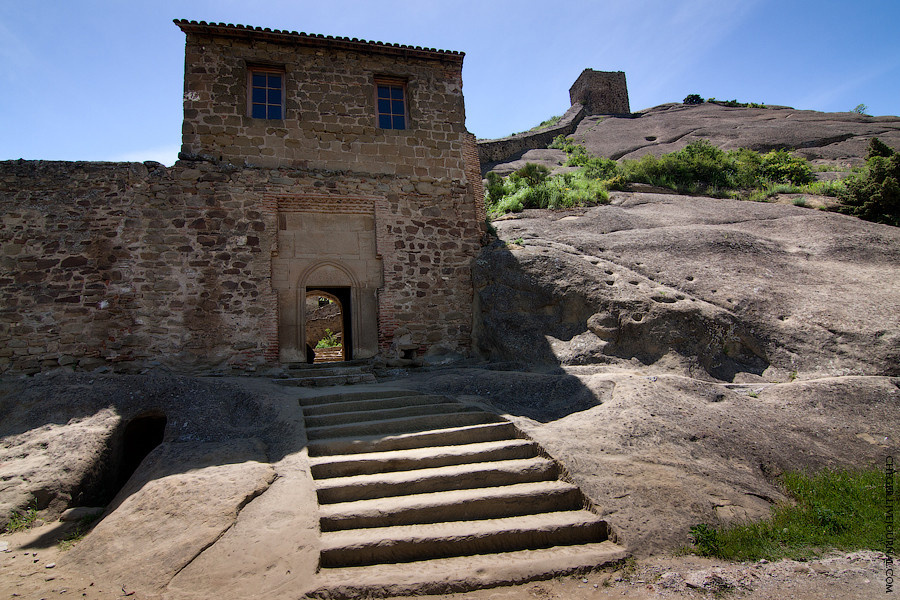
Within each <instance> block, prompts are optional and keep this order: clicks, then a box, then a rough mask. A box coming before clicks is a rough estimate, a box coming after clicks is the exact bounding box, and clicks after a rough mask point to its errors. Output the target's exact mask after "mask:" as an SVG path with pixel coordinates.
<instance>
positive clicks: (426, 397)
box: [303, 394, 451, 418]
mask: <svg viewBox="0 0 900 600" xmlns="http://www.w3.org/2000/svg"><path fill="white" fill-rule="evenodd" d="M450 401H451V400H449V399H448V398H447V397H446V396H433V395H430V394H413V395H409V396H396V397H376V398H371V399H361V400H344V401H340V402H324V403H321V404H304V405H303V414H304V415H305V416H306V417H307V418H309V417H310V416H319V415H330V414H335V413H341V412H353V411H360V410H378V409H383V408H401V407H404V406H418V405H420V404H435V403H438V402H450Z"/></svg>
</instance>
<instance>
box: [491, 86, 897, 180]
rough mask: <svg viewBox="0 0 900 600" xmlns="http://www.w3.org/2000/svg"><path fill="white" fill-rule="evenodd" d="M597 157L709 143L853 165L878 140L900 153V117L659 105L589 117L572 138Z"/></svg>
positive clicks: (505, 168) (501, 167) (502, 169)
mask: <svg viewBox="0 0 900 600" xmlns="http://www.w3.org/2000/svg"><path fill="white" fill-rule="evenodd" d="M571 137H572V139H574V140H575V141H576V142H577V143H579V144H583V145H584V146H585V147H586V148H587V149H588V151H589V152H590V153H591V154H593V155H595V156H603V157H606V158H612V159H614V160H618V159H620V158H628V159H637V158H640V157H641V156H643V155H645V154H653V155H656V156H659V155H661V154H665V153H667V152H674V151H676V150H680V149H681V148H684V147H685V146H687V145H688V144H689V143H691V142H693V141H697V140H701V139H706V140H709V141H710V142H712V143H713V144H714V145H716V146H718V147H720V148H722V149H724V150H733V149H736V148H750V149H751V150H756V151H759V152H767V151H769V150H776V149H789V150H794V151H796V154H797V155H799V156H802V157H804V158H807V159H809V160H810V161H813V162H828V163H839V164H842V165H844V166H856V165H859V164H861V163H862V162H863V159H864V158H865V156H866V147H867V145H868V143H869V139H871V138H873V137H877V138H878V139H880V140H881V141H883V142H885V143H886V144H887V145H889V146H891V147H893V148H898V149H900V117H893V116H884V117H869V116H865V115H859V114H856V113H852V112H847V113H824V112H818V111H814V110H796V109H793V108H789V107H784V106H772V107H768V108H729V107H726V106H722V105H720V104H709V103H707V104H701V105H695V106H689V105H685V104H674V103H672V104H662V105H660V106H656V107H653V108H649V109H647V110H643V111H640V112H637V113H634V114H632V115H631V116H599V115H595V116H588V117H585V118H584V119H583V120H582V121H581V122H580V123H579V124H578V127H577V128H576V129H575V132H574V133H573V134H572V135H571ZM565 159H566V156H565V153H564V152H563V151H562V150H540V149H539V150H529V151H527V152H525V153H524V154H520V155H518V156H514V157H513V158H512V159H511V160H509V161H506V162H505V163H502V164H498V165H492V169H493V170H494V171H496V172H498V173H501V174H504V175H505V174H507V173H511V172H512V171H514V170H515V169H517V168H519V167H521V166H522V165H523V164H525V163H526V162H533V163H539V164H544V165H547V166H549V167H551V168H553V167H558V166H559V165H561V164H562V163H564V162H565Z"/></svg>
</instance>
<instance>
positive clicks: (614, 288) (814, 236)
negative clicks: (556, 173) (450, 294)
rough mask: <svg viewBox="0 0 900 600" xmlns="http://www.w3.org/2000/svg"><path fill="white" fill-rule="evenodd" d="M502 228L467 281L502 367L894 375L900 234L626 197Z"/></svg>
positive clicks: (810, 216)
mask: <svg viewBox="0 0 900 600" xmlns="http://www.w3.org/2000/svg"><path fill="white" fill-rule="evenodd" d="M494 225H495V227H496V228H497V231H498V232H499V235H500V237H501V243H497V244H494V245H493V246H491V247H488V248H486V249H485V250H484V251H483V252H482V254H481V256H480V257H479V259H478V260H477V261H476V264H475V269H474V274H475V283H476V289H477V290H478V302H479V305H480V311H481V314H482V319H481V320H482V324H481V329H480V330H478V331H477V339H478V344H479V347H480V349H481V350H482V351H484V352H486V353H488V354H490V355H491V356H493V357H494V358H497V359H502V360H518V361H521V362H522V363H526V364H532V365H533V364H538V363H542V364H545V365H558V364H563V365H582V364H619V365H625V364H631V365H657V366H658V368H659V370H660V371H661V372H666V373H672V372H675V373H680V374H683V375H688V376H691V377H697V378H701V379H704V378H705V379H710V378H712V379H716V380H721V381H735V382H741V381H744V382H755V381H769V382H784V381H788V380H790V379H793V378H798V377H799V378H801V379H804V378H813V377H824V376H838V375H897V374H900V366H898V365H900V269H898V266H900V229H897V228H894V227H890V226H887V225H877V224H873V223H868V222H865V221H860V220H858V219H855V218H852V217H847V216H843V215H838V214H833V213H826V212H822V211H816V210H811V209H806V208H800V207H795V206H786V205H775V204H765V203H754V202H742V201H737V200H718V199H712V198H695V197H687V196H677V195H668V194H651V193H622V192H618V193H614V194H613V195H612V203H611V204H610V205H607V206H597V207H593V208H587V209H581V210H573V211H565V212H563V211H555V212H554V211H544V210H527V211H525V212H523V213H520V214H518V215H509V216H507V217H505V218H503V219H501V220H498V221H495V223H494ZM519 238H521V240H522V241H521V244H522V245H521V246H520V245H518V244H516V245H512V246H507V245H506V244H504V243H503V242H502V240H505V241H506V242H510V241H512V240H517V239H519Z"/></svg>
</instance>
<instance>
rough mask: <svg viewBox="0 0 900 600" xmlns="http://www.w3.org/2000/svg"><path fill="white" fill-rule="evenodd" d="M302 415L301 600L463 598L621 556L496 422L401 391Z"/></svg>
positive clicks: (310, 405) (316, 400)
mask: <svg viewBox="0 0 900 600" xmlns="http://www.w3.org/2000/svg"><path fill="white" fill-rule="evenodd" d="M301 404H302V407H303V413H304V417H305V420H306V432H307V436H308V439H309V442H308V444H309V445H308V448H309V456H310V462H311V469H312V475H313V478H314V480H315V485H316V493H317V495H318V500H319V516H320V529H321V548H320V561H319V567H320V568H319V573H318V575H317V577H318V582H317V589H316V590H315V591H314V592H312V593H310V594H309V596H312V597H317V598H357V597H361V596H362V597H370V596H385V595H404V594H435V593H447V592H454V591H464V590H471V589H476V588H481V587H492V586H496V585H503V584H509V583H516V582H522V581H528V580H532V579H540V578H547V577H552V576H555V575H559V574H563V573H571V572H575V571H579V570H588V569H592V568H596V567H597V566H600V565H603V564H607V563H610V562H614V561H619V560H622V559H623V558H624V557H625V556H626V553H625V551H624V550H623V549H622V548H621V547H620V546H618V545H616V544H615V543H613V542H612V541H610V539H609V538H610V532H609V529H608V527H607V525H606V523H605V522H604V521H603V520H602V519H600V517H599V516H597V514H595V513H594V512H593V511H592V510H591V508H590V505H589V502H588V501H587V499H586V498H585V497H584V495H583V494H582V493H581V491H580V490H579V489H578V488H577V487H576V486H575V485H573V484H571V483H569V482H567V481H565V477H564V474H563V473H562V470H561V468H560V466H559V465H558V464H557V463H555V462H554V461H553V460H552V459H550V458H549V457H547V456H546V455H544V453H543V452H542V450H541V448H540V447H539V446H538V445H537V444H535V443H534V442H533V441H531V440H528V439H525V438H524V436H523V435H522V434H521V433H520V432H519V431H518V430H517V429H516V427H515V426H514V425H513V424H512V423H511V422H509V421H506V420H505V419H503V418H501V417H499V416H498V415H495V414H493V413H489V412H486V411H483V410H481V409H479V408H478V407H476V406H471V405H467V404H463V403H460V402H457V401H455V400H452V399H450V398H446V397H443V396H435V395H425V394H419V393H416V392H411V391H384V390H380V391H379V390H370V391H360V392H355V393H354V392H350V393H339V394H332V395H327V396H317V397H309V398H304V399H301Z"/></svg>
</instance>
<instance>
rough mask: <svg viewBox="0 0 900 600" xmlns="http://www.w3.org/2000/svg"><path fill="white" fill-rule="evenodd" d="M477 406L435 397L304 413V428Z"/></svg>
mask: <svg viewBox="0 0 900 600" xmlns="http://www.w3.org/2000/svg"><path fill="white" fill-rule="evenodd" d="M473 410H478V409H477V408H474V407H470V406H466V405H465V404H460V403H459V402H453V401H450V400H445V399H442V398H440V397H437V398H436V400H435V401H434V402H422V403H419V404H415V405H412V406H401V407H395V408H389V407H386V408H376V409H369V410H351V411H342V412H332V413H327V414H324V415H305V416H304V420H305V421H306V428H307V429H313V428H319V427H337V426H339V425H352V424H355V423H358V424H362V423H370V422H372V421H386V420H391V419H399V418H404V417H407V418H409V417H418V416H424V415H443V414H450V413H458V412H471V411H473Z"/></svg>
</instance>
